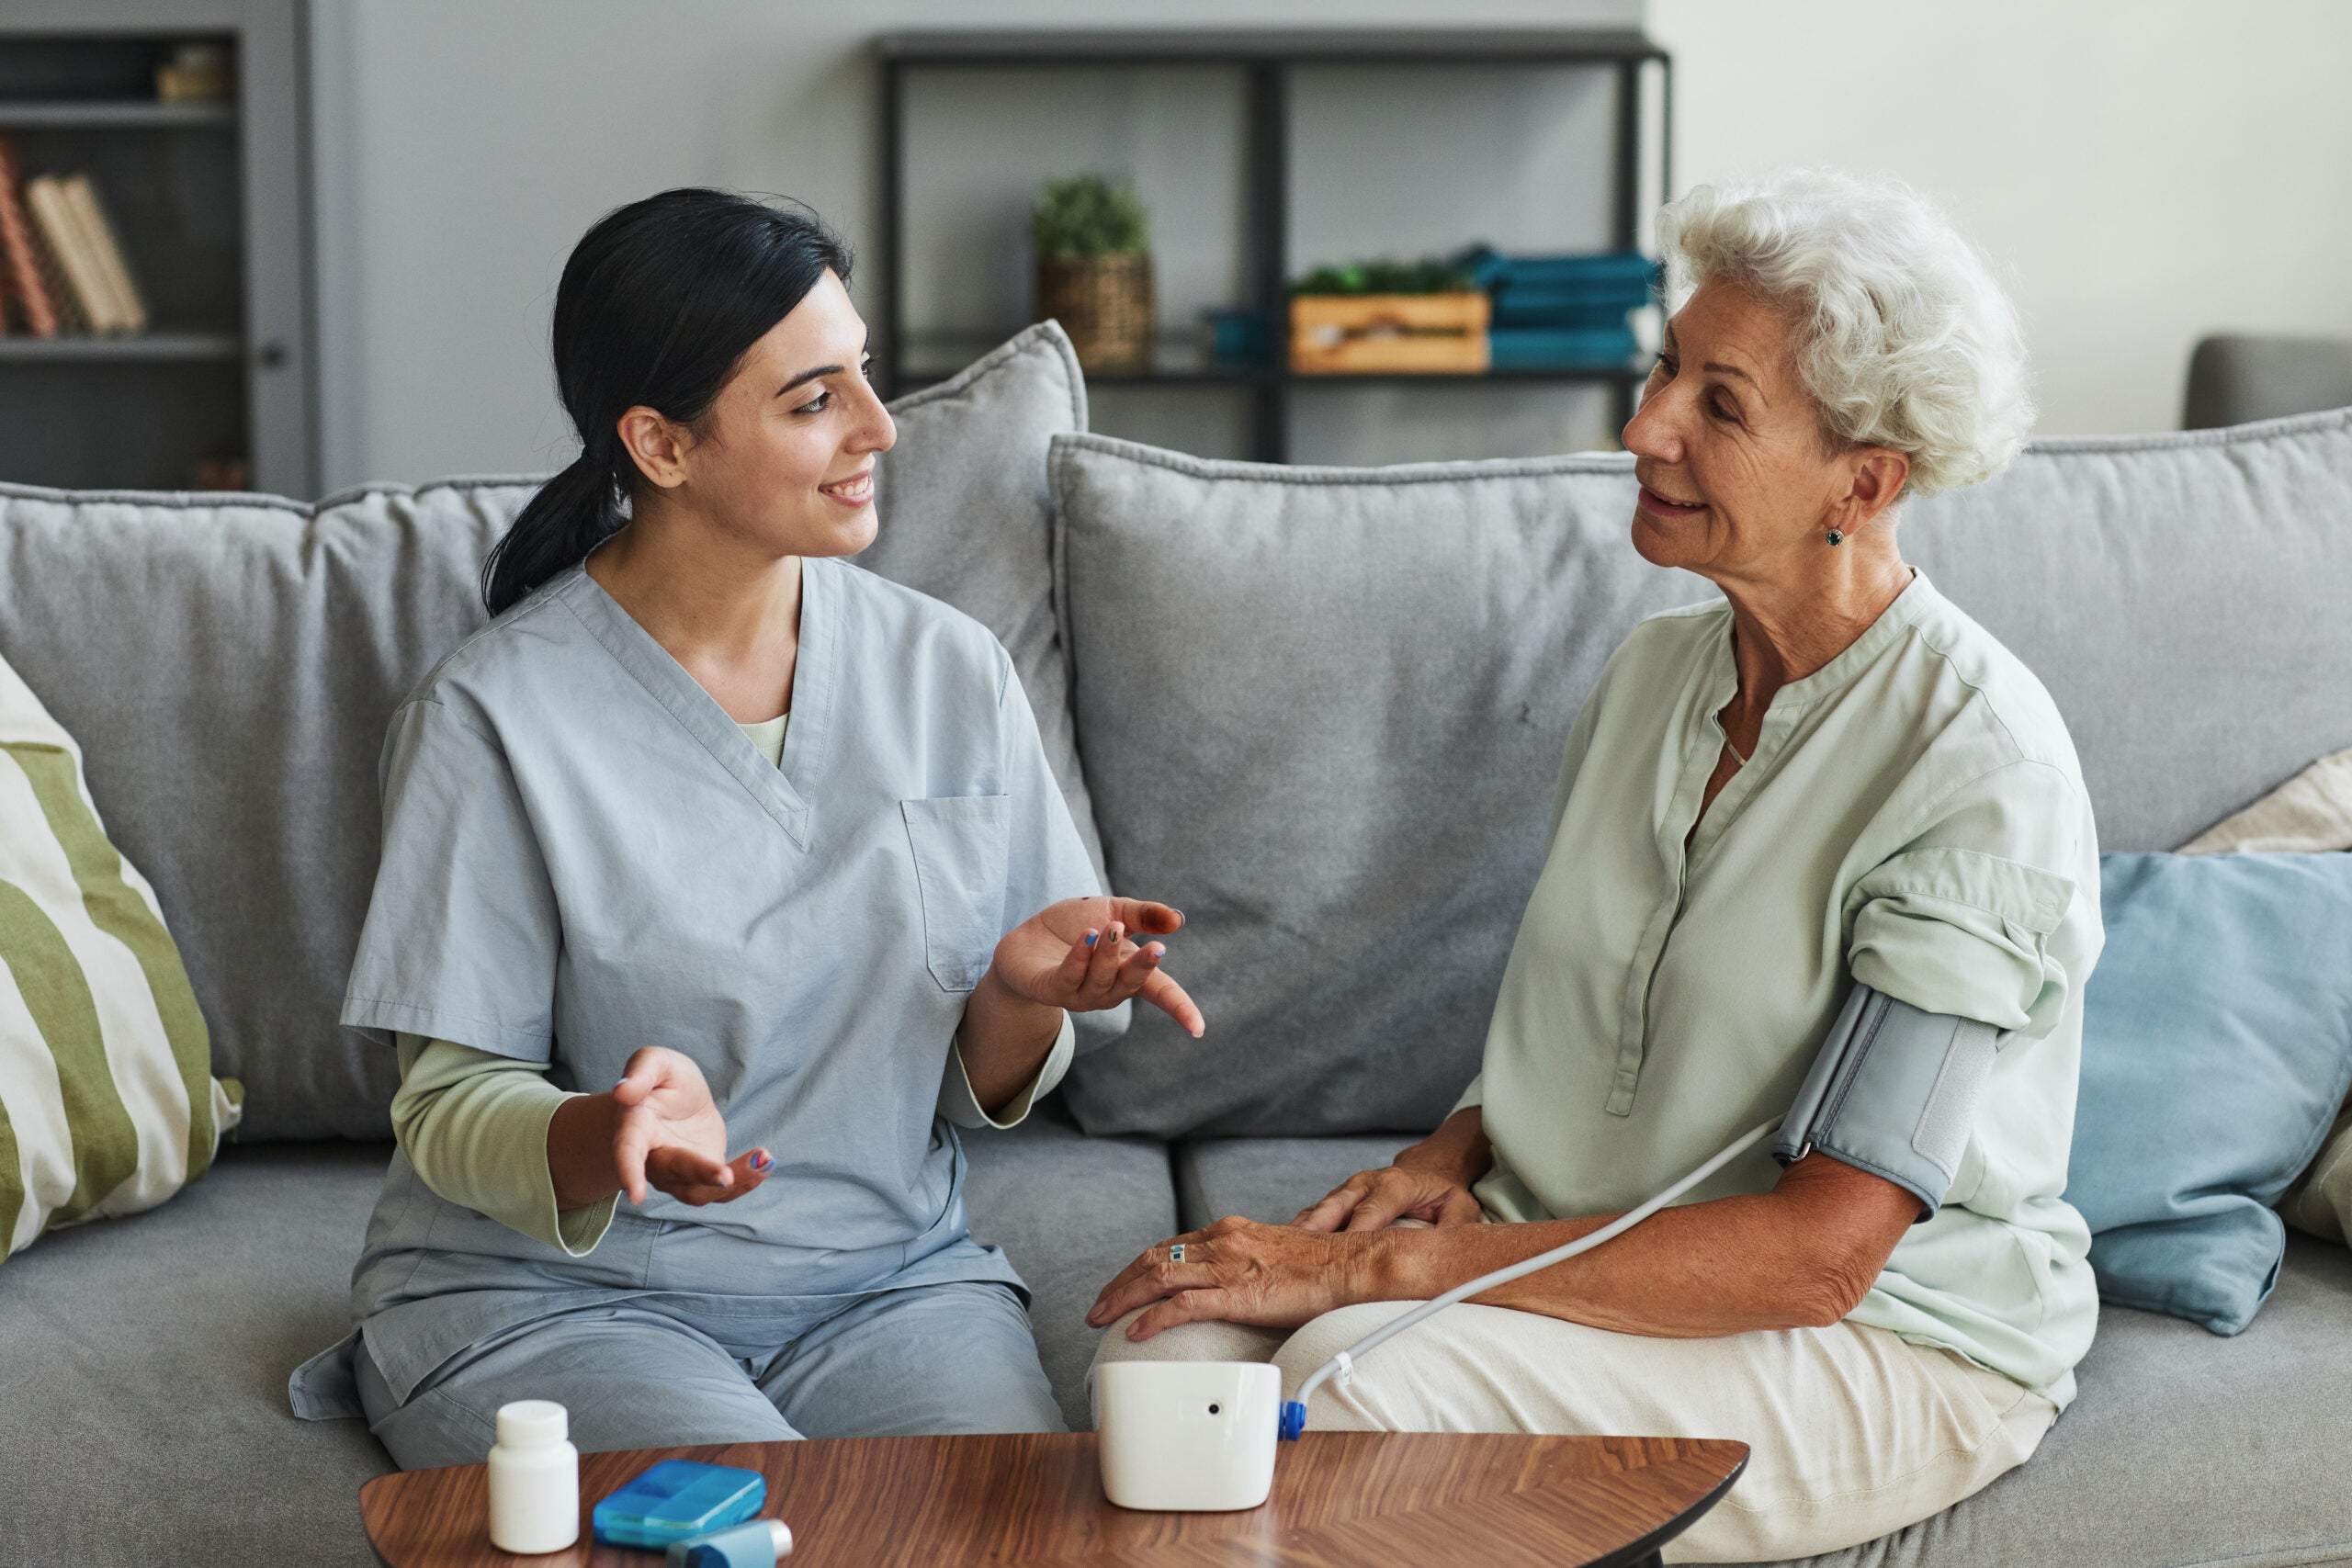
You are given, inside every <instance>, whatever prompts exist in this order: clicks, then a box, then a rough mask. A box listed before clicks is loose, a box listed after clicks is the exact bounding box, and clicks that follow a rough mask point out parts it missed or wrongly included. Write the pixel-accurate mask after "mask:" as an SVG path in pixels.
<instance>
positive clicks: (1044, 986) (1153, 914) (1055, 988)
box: [994, 897, 1206, 1038]
mask: <svg viewBox="0 0 2352 1568" xmlns="http://www.w3.org/2000/svg"><path fill="white" fill-rule="evenodd" d="M1183 925H1184V917H1183V915H1182V913H1181V912H1180V911H1178V910H1175V909H1171V908H1169V907H1168V906H1167V905H1165V904H1153V903H1148V902H1147V901H1145V900H1143V899H1140V898H1110V897H1101V898H1065V899H1063V900H1062V901H1061V902H1060V903H1058V904H1049V905H1047V906H1046V908H1043V909H1040V910H1038V911H1037V913H1035V914H1034V915H1032V916H1030V917H1029V918H1028V919H1025V920H1023V921H1022V922H1021V923H1020V924H1019V925H1017V926H1015V927H1013V928H1012V930H1011V931H1007V932H1005V933H1004V940H1003V941H1001V942H998V943H997V944H996V962H995V964H994V968H995V970H996V973H997V976H998V978H1000V979H1001V980H1002V981H1003V982H1004V983H1005V985H1006V986H1007V987H1011V988H1012V991H1013V992H1014V993H1015V994H1017V995H1019V996H1023V997H1025V998H1028V999H1029V1000H1031V1001H1033V1002H1039V1003H1042V1004H1044V1005H1045V1006H1046V1007H1054V1008H1060V1009H1062V1010H1065V1011H1068V1012H1097V1011H1100V1010H1103V1009H1104V1008H1114V1007H1117V1006H1118V1005H1119V1004H1120V1003H1121V1002H1123V1001H1125V1000H1126V999H1127V998H1130V997H1141V998H1143V999H1144V1000H1145V1001H1148V1002H1149V1003H1150V1004H1151V1005H1152V1006H1154V1007H1156V1008H1158V1009H1159V1010H1160V1011H1162V1012H1164V1013H1166V1014H1167V1015H1168V1016H1169V1017H1170V1018H1172V1019H1174V1020H1175V1021H1177V1022H1178V1023H1180V1024H1182V1025H1183V1026H1184V1028H1185V1029H1186V1030H1187V1031H1189V1032H1191V1033H1192V1034H1193V1036H1194V1037H1195V1038H1197V1037H1198V1036H1199V1035H1200V1033H1201V1032H1202V1030H1203V1029H1204V1027H1206V1026H1205V1024H1204V1022H1203V1021H1202V1018H1201V1010H1200V1009H1199V1008H1197V1007H1194V1006H1193V998H1190V997H1188V996H1186V995H1185V994H1184V987H1182V986H1180V985H1178V984H1177V983H1176V982H1175V981H1174V980H1171V979H1170V978H1169V977H1168V976H1167V974H1166V973H1164V972H1163V971H1162V970H1161V969H1160V967H1159V964H1160V961H1161V960H1162V959H1164V958H1166V957H1167V956H1168V949H1167V948H1166V947H1165V946H1163V945H1161V944H1160V943H1159V942H1148V941H1147V942H1143V943H1142V944H1140V945H1138V944H1137V943H1136V942H1135V941H1133V940H1132V938H1133V937H1135V936H1138V935H1140V936H1145V937H1149V936H1168V935H1171V934H1173V933H1174V932H1176V931H1181V930H1182V929H1183Z"/></svg>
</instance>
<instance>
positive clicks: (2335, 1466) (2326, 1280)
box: [1806, 1236, 2352, 1568]
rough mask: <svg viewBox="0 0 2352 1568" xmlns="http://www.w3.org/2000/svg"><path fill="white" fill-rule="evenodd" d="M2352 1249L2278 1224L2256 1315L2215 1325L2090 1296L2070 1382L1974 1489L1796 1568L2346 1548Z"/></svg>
mask: <svg viewBox="0 0 2352 1568" xmlns="http://www.w3.org/2000/svg"><path fill="white" fill-rule="evenodd" d="M2347 1345H2352V1253H2346V1251H2345V1249H2344V1248H2343V1247H2331V1246H2328V1245H2327V1244H2324V1243H2322V1242H2317V1241H2313V1240H2312V1239H2310V1238H2309V1237H2305V1236H2295V1237H2291V1238H2290V1240H2289V1241H2288V1244H2287V1260H2286V1263H2285V1266H2284V1267H2283V1268H2282V1269H2280V1271H2279V1278H2278V1290H2277V1291H2276V1292H2273V1293H2272V1295H2271V1298H2270V1301H2269V1303H2268V1304H2267V1306H2265V1307H2264V1308H2263V1312H2262V1315H2261V1316H2260V1317H2259V1318H2257V1319H2256V1320H2255V1323H2254V1325H2253V1326H2252V1327H2250V1328H2248V1329H2247V1330H2246V1331H2245V1333H2244V1334H2241V1335H2239V1336H2238V1337H2236V1338H2234V1339H2226V1340H2225V1339H2216V1338H2214V1337H2212V1336H2211V1335H2210V1334H2208V1333H2206V1332H2205V1330H2203V1329H2201V1328H2199V1327H2198V1326H2197V1325H2194V1324H2189V1323H2183V1322H2182V1321H2180V1320H2179V1319H2178V1318H2173V1317H2160V1316H2157V1315H2156V1314H2153V1313H2144V1312H2135V1311H2133V1310H2131V1308H2128V1307H2109V1308H2106V1309H2105V1310H2103V1311H2101V1312H2100V1314H2099V1321H2098V1338H2097V1339H2095V1340H2094V1341H2093V1342H2092V1344H2091V1348H2090V1354H2089V1355H2087V1356H2086V1357H2085V1358H2084V1359H2083V1361H2082V1364H2081V1365H2080V1366H2079V1367H2078V1368H2076V1369H2075V1377H2076V1380H2077V1382H2078V1385H2079V1387H2080V1390H2081V1392H2080V1393H2078V1394H2077V1395H2076V1396H2075V1403H2074V1404H2071V1405H2069V1406H2068V1407H2067V1409H2066V1413H2065V1414H2064V1415H2063V1416H2060V1417H2059V1418H2058V1424H2057V1425H2056V1426H2055V1427H2052V1428H2051V1429H2050V1434H2049V1436H2047V1437H2045V1438H2042V1440H2041V1450H2040V1451H2038V1452H2037V1453H2036V1454H2035V1455H2034V1457H2033V1458H2032V1459H2031V1460H2030V1461H2027V1462H2026V1463H2025V1464H2024V1465H2023V1466H2021V1467H2020V1468H2018V1469H2017V1470H2013V1471H2011V1472H2009V1473H2008V1474H2007V1475H2005V1476H2003V1477H2001V1479H1999V1480H1998V1481H1996V1482H1994V1483H1993V1484H1991V1485H1990V1486H1987V1487H1986V1488H1985V1490H1984V1491H1982V1492H1980V1493H1978V1494H1977V1495H1975V1496H1973V1497H1970V1498H1967V1499H1966V1500H1964V1501H1962V1502H1961V1503H1960V1504H1958V1505H1957V1506H1953V1507H1951V1508H1948V1509H1946V1510H1945V1511H1944V1512H1942V1513H1940V1514H1938V1515H1935V1516H1934V1517H1930V1518H1927V1519H1923V1520H1921V1521H1920V1522H1919V1523H1917V1524H1916V1525H1913V1526H1911V1527H1910V1528H1909V1529H1903V1530H1898V1531H1896V1532H1895V1533H1894V1534H1893V1535H1890V1536H1886V1537H1883V1538H1882V1539H1880V1540H1874V1541H1871V1542H1868V1543H1866V1544H1864V1545H1861V1546H1858V1547H1855V1548H1853V1549H1852V1550H1850V1551H1839V1552H1832V1553H1830V1554H1828V1555H1826V1556H1823V1557H1816V1558H1811V1559H1808V1560H1807V1562H1806V1568H1956V1565H1962V1564H1964V1565H1965V1568H2049V1565H2050V1564H2052V1563H2064V1564H2066V1565H2067V1568H2218V1565H2220V1564H2224V1563H2226V1564H2228V1565H2229V1568H2288V1565H2289V1564H2316V1563H2325V1562H2339V1563H2340V1562H2352V1487H2346V1485H2345V1484H2344V1413H2345V1411H2346V1410H2347V1409H2352V1356H2347V1355H2346V1354H2345V1347H2346V1346H2347Z"/></svg>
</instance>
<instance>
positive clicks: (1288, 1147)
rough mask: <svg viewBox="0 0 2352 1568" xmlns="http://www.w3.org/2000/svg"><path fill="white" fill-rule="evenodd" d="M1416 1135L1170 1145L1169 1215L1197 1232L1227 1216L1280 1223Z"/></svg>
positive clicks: (1388, 1157) (1197, 1140) (1193, 1141)
mask: <svg viewBox="0 0 2352 1568" xmlns="http://www.w3.org/2000/svg"><path fill="white" fill-rule="evenodd" d="M1418 1142H1419V1137H1418V1136H1417V1135H1416V1134H1408V1133H1390V1134H1382V1135H1376V1136H1371V1137H1352V1138H1188V1139H1186V1140H1185V1141H1184V1142H1182V1143H1181V1144H1178V1145H1176V1149H1175V1153H1176V1208H1177V1217H1178V1218H1179V1219H1180V1220H1181V1221H1182V1226H1183V1228H1184V1229H1186V1230H1198V1229H1200V1228H1201V1227H1202V1226H1203V1225H1205V1224H1210V1223H1212V1222H1213V1221H1216V1220H1221V1219H1223V1218H1225V1216H1226V1215H1227V1214H1238V1215H1240V1216H1241V1217H1242V1218H1243V1219H1245V1220H1256V1221H1258V1222H1259V1223H1260V1224H1269V1225H1286V1224H1290V1222H1291V1221H1293V1220H1295V1219H1296V1218H1297V1217H1298V1212H1299V1211H1300V1210H1301V1209H1304V1208H1306V1206H1307V1205H1308V1204H1309V1203H1312V1202H1314V1201H1317V1199H1319V1198H1321V1197H1322V1196H1323V1195H1324V1194H1325V1193H1327V1192H1329V1191H1330V1190H1331V1189H1333V1188H1334V1187H1337V1186H1338V1185H1339V1184H1340V1182H1342V1181H1345V1180H1346V1179H1348V1178H1349V1177H1351V1176H1353V1175H1354V1174H1355V1173H1356V1172H1358V1171H1360V1170H1377V1169H1379V1168H1381V1167H1382V1166H1384V1165H1386V1164H1388V1163H1389V1161H1391V1160H1393V1159H1395V1158H1396V1157H1397V1150H1399V1149H1401V1148H1404V1147H1405V1146H1406V1145H1408V1144H1413V1143H1418Z"/></svg>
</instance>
